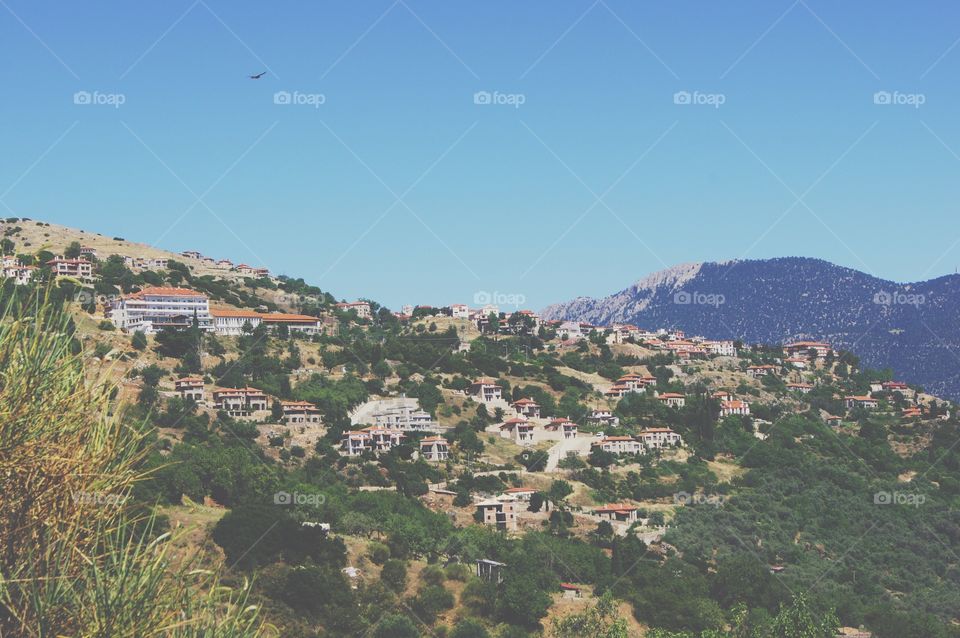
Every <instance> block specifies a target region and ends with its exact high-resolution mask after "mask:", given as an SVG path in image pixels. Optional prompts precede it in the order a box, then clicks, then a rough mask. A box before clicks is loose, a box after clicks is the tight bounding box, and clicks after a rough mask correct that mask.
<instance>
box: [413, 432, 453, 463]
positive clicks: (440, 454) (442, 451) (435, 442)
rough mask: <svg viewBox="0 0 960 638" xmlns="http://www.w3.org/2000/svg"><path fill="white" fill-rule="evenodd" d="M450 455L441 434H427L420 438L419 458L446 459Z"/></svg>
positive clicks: (434, 460)
mask: <svg viewBox="0 0 960 638" xmlns="http://www.w3.org/2000/svg"><path fill="white" fill-rule="evenodd" d="M449 457H450V447H449V446H448V445H447V440H446V439H445V438H443V437H442V436H428V437H426V438H424V439H421V440H420V458H422V459H424V460H426V461H433V462H439V461H446V460H447V459H448V458H449Z"/></svg>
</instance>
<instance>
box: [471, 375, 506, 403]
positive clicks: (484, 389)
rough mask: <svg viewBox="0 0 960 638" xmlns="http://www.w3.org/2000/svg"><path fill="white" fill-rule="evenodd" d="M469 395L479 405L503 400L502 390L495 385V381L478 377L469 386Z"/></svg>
mask: <svg viewBox="0 0 960 638" xmlns="http://www.w3.org/2000/svg"><path fill="white" fill-rule="evenodd" d="M469 392H470V395H471V396H472V397H473V398H474V399H475V400H477V401H479V402H480V403H490V402H491V401H500V400H502V399H503V388H501V387H500V386H499V385H497V380H496V379H491V378H490V377H480V378H479V379H474V381H473V383H472V384H470V391H469Z"/></svg>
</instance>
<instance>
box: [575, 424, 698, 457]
mask: <svg viewBox="0 0 960 638" xmlns="http://www.w3.org/2000/svg"><path fill="white" fill-rule="evenodd" d="M682 445H683V438H682V437H681V436H680V435H679V434H677V433H676V432H674V431H673V430H671V429H670V428H647V429H645V430H642V431H641V432H640V433H639V434H637V435H635V436H605V437H603V438H601V439H600V440H599V441H596V442H594V443H593V447H595V448H598V449H600V450H603V451H604V452H609V453H610V454H616V455H618V456H619V455H621V454H624V455H633V454H646V453H647V452H648V451H651V450H662V449H664V448H670V447H680V446H682Z"/></svg>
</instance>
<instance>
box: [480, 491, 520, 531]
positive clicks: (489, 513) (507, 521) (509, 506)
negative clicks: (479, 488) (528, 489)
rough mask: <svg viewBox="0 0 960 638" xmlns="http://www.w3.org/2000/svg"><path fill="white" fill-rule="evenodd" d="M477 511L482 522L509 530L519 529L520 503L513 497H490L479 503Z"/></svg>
mask: <svg viewBox="0 0 960 638" xmlns="http://www.w3.org/2000/svg"><path fill="white" fill-rule="evenodd" d="M476 507H477V513H478V517H479V519H480V522H481V523H483V524H484V525H489V526H491V527H495V528H497V529H501V530H505V531H508V532H515V531H517V528H518V525H517V519H518V518H519V511H520V508H519V505H518V503H517V500H516V499H515V498H513V497H504V498H500V499H490V500H487V501H481V502H479V503H477V506H476Z"/></svg>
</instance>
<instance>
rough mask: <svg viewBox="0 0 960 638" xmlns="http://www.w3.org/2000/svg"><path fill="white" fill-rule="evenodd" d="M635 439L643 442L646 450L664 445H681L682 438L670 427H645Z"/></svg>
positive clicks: (663, 446) (656, 448) (660, 447)
mask: <svg viewBox="0 0 960 638" xmlns="http://www.w3.org/2000/svg"><path fill="white" fill-rule="evenodd" d="M637 440H638V441H640V442H641V443H643V445H644V446H645V447H646V448H647V449H648V450H659V449H662V448H665V447H679V446H681V445H683V438H682V437H681V436H680V435H679V434H677V433H676V432H674V431H673V430H671V429H670V428H647V429H645V430H641V431H640V434H638V435H637Z"/></svg>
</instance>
